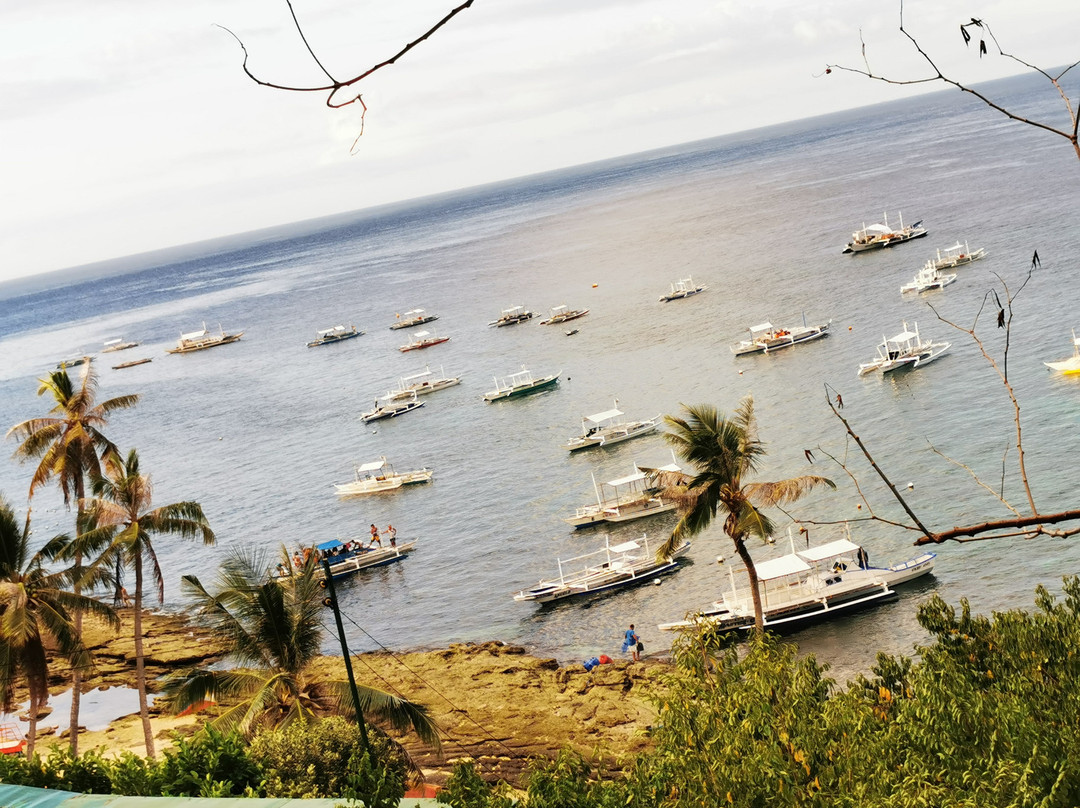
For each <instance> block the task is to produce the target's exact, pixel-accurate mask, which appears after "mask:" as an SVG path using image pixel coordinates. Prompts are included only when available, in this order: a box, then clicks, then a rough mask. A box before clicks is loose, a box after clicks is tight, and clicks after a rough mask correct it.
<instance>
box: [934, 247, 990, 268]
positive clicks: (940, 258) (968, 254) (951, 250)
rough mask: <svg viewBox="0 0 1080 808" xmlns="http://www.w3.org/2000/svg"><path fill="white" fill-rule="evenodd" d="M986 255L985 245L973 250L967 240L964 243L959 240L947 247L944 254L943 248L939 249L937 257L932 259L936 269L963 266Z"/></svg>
mask: <svg viewBox="0 0 1080 808" xmlns="http://www.w3.org/2000/svg"><path fill="white" fill-rule="evenodd" d="M985 257H986V248H985V247H979V248H978V249H975V250H972V249H971V248H970V247H968V245H967V242H966V241H965V242H964V243H963V244H961V243H960V242H959V241H958V242H956V243H955V244H954V245H952V246H951V247H946V248H945V254H944V255H942V253H941V250H938V251H937V258H934V259H931V260H932V261H933V264H934V269H953V268H954V267H961V266H964V265H965V264H970V263H972V262H973V261H978V260H979V259H980V258H985Z"/></svg>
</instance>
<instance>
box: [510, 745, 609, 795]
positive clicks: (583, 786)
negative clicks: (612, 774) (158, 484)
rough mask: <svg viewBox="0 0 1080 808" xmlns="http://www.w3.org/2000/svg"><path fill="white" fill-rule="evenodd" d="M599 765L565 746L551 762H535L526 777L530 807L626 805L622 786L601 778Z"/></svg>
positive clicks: (601, 773)
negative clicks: (592, 763)
mask: <svg viewBox="0 0 1080 808" xmlns="http://www.w3.org/2000/svg"><path fill="white" fill-rule="evenodd" d="M603 775H604V773H603V771H602V770H601V769H600V768H597V769H595V770H594V769H593V767H592V766H591V765H590V764H589V762H588V761H587V760H585V758H583V757H582V756H581V755H579V754H577V753H576V752H572V751H570V750H567V749H564V750H563V751H562V752H560V753H559V755H558V757H557V758H556V759H555V760H553V761H551V762H550V763H541V764H538V765H537V766H536V767H535V768H534V769H533V772H532V774H531V775H530V777H529V788H528V805H529V808H578V806H582V805H588V806H595V808H622V806H625V805H626V804H627V797H626V793H625V788H624V785H623V784H622V783H621V782H620V781H612V780H604V779H603Z"/></svg>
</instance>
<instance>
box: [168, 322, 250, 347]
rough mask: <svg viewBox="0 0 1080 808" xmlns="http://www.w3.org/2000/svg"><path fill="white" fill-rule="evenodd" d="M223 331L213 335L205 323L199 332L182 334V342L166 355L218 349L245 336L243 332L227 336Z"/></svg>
mask: <svg viewBox="0 0 1080 808" xmlns="http://www.w3.org/2000/svg"><path fill="white" fill-rule="evenodd" d="M218 328H219V329H220V330H221V333H220V334H211V333H210V332H209V331H207V330H206V323H203V327H202V329H201V330H199V331H192V332H190V333H188V334H181V335H180V340H179V341H178V342H177V343H176V347H175V348H169V349H167V350H166V353H171V354H184V353H192V352H193V351H204V350H206V349H207V348H216V347H217V346H219V345H228V344H229V343H230V342H236V341H238V340H239V339H240V337H242V336H244V332H243V331H238V332H236V333H235V334H226V333H225V329H224V328H221V326H220V325H219V326H218Z"/></svg>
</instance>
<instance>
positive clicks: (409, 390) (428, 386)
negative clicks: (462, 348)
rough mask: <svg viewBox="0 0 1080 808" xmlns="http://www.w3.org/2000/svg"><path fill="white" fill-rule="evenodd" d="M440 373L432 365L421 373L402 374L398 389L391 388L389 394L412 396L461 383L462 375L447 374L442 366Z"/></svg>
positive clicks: (399, 396) (393, 395) (396, 396)
mask: <svg viewBox="0 0 1080 808" xmlns="http://www.w3.org/2000/svg"><path fill="white" fill-rule="evenodd" d="M439 374H440V375H436V374H434V373H433V372H432V371H431V368H430V367H425V368H424V369H423V370H422V371H420V372H419V373H413V374H411V375H409V376H402V377H401V383H400V385H399V387H398V389H397V390H391V391H390V392H389V393H388V394H387V395H389V396H391V397H393V398H412V397H415V396H422V395H426V394H428V393H434V392H436V391H437V390H445V389H446V388H447V387H454V386H455V385H458V384H461V377H460V376H446V375H445V371H444V370H443V369H442V368H439Z"/></svg>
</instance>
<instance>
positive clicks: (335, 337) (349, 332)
mask: <svg viewBox="0 0 1080 808" xmlns="http://www.w3.org/2000/svg"><path fill="white" fill-rule="evenodd" d="M363 335H364V332H363V331H357V330H356V326H355V325H351V326H349V327H348V328H346V327H345V326H343V325H335V326H334V327H333V328H324V329H323V330H322V331H316V332H315V339H313V340H312V341H311V342H309V343H308V344H307V346H308V347H309V348H317V347H318V346H320V345H332V344H334V343H335V342H344V341H345V340H347V339H352V338H353V337H361V336H363Z"/></svg>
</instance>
